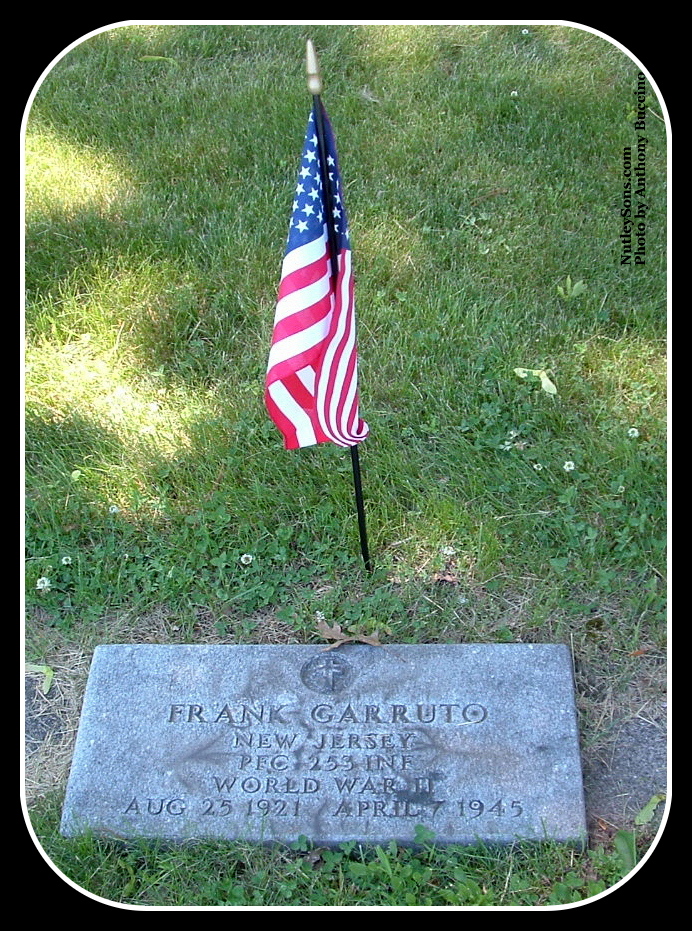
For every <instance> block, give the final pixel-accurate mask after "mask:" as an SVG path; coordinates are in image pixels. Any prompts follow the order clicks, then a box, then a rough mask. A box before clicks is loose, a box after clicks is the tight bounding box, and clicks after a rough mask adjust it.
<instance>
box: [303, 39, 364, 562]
mask: <svg viewBox="0 0 692 931" xmlns="http://www.w3.org/2000/svg"><path fill="white" fill-rule="evenodd" d="M306 70H307V75H308V90H309V91H310V93H311V94H312V101H313V104H314V111H315V132H316V134H317V146H318V150H319V153H320V172H321V174H322V190H323V191H324V197H325V203H326V206H327V216H326V218H325V219H326V224H327V239H328V243H329V257H330V260H331V269H332V276H333V277H336V274H337V271H338V258H337V257H338V254H339V251H338V248H337V243H336V231H335V230H334V213H333V205H332V202H331V198H332V194H331V188H330V186H329V177H328V167H327V145H326V142H325V136H324V111H323V108H322V100H321V96H320V95H321V94H322V76H321V75H320V69H319V65H318V62H317V54H316V52H315V46H314V45H313V43H312V41H311V40H310V39H308V41H307V55H306ZM351 466H352V468H353V487H354V490H355V496H356V508H357V511H358V532H359V534H360V551H361V553H362V555H363V562H364V563H365V568H366V569H367V570H368V572H372V571H373V567H372V560H371V559H370V550H369V548H368V534H367V529H366V525H365V504H364V503H363V487H362V484H361V476H360V455H359V452H358V444H357V443H354V444H353V446H351Z"/></svg>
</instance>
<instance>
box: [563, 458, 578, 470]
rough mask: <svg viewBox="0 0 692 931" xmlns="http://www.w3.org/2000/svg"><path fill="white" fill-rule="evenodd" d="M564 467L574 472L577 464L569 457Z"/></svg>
mask: <svg viewBox="0 0 692 931" xmlns="http://www.w3.org/2000/svg"><path fill="white" fill-rule="evenodd" d="M562 468H563V469H564V470H565V472H574V470H575V468H576V466H575V465H574V463H573V462H572V460H571V459H568V460H567V462H566V463H565V464H564V465H563V467H562Z"/></svg>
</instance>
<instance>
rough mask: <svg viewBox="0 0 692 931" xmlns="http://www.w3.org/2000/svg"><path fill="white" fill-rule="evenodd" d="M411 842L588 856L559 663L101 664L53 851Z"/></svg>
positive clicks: (353, 654) (159, 653)
mask: <svg viewBox="0 0 692 931" xmlns="http://www.w3.org/2000/svg"><path fill="white" fill-rule="evenodd" d="M418 825H423V826H424V827H425V828H427V829H429V831H431V832H433V833H434V836H435V841H436V842H437V843H474V842H475V841H476V840H478V839H482V840H484V841H486V842H511V841H513V840H515V839H534V840H541V839H555V840H558V841H564V842H568V843H577V844H580V843H582V842H583V841H584V839H585V836H586V826H585V815H584V802H583V790H582V775H581V764H580V756H579V746H578V733H577V722H576V713H575V705H574V695H573V682H572V668H571V657H570V653H569V650H568V649H567V648H566V647H565V646H562V645H554V644H424V645H410V644H391V645H387V646H385V647H374V646H368V645H365V644H352V645H346V646H342V647H339V648H338V649H337V650H329V651H327V650H325V649H324V647H321V646H226V645H218V646H196V645H194V646H193V645H190V646H188V645H177V646H152V645H143V644H137V645H110V646H101V647H97V649H96V652H95V654H94V659H93V663H92V668H91V672H90V676H89V682H88V685H87V691H86V694H85V698H84V705H83V709H82V716H81V722H80V728H79V734H78V738H77V745H76V748H75V754H74V759H73V764H72V770H71V774H70V779H69V785H68V789H67V795H66V799H65V805H64V810H63V818H62V824H61V831H62V833H63V834H66V835H68V836H69V835H74V834H78V833H81V832H83V831H91V832H94V833H96V834H98V835H105V836H111V837H120V838H135V837H155V838H161V839H166V840H175V841H184V840H188V839H200V838H225V839H243V840H251V841H260V842H268V841H278V842H285V843H290V842H292V841H294V840H295V839H296V838H297V837H298V836H299V835H305V836H306V837H308V838H309V839H310V840H311V841H312V842H313V843H314V844H319V845H335V844H338V843H340V842H342V841H346V840H358V841H361V842H366V843H367V842H373V843H375V842H376V843H382V842H387V841H389V840H391V839H394V840H396V841H398V842H400V843H404V844H405V843H413V842H414V841H415V839H416V836H417V833H416V832H417V826H418ZM418 836H420V834H419V835H418Z"/></svg>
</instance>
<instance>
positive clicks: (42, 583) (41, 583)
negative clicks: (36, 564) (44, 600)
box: [36, 575, 50, 592]
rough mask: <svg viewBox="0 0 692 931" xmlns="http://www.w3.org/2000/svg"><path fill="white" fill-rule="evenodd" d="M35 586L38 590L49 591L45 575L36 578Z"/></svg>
mask: <svg viewBox="0 0 692 931" xmlns="http://www.w3.org/2000/svg"><path fill="white" fill-rule="evenodd" d="M36 588H37V589H38V590H39V591H40V592H49V591H50V579H47V578H46V577H45V575H42V576H41V578H40V579H36Z"/></svg>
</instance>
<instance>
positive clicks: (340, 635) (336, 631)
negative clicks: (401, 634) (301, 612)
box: [317, 621, 382, 650]
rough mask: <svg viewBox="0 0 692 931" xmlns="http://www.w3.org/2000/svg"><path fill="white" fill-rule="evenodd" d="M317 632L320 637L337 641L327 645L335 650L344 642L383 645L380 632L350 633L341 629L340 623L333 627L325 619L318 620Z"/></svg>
mask: <svg viewBox="0 0 692 931" xmlns="http://www.w3.org/2000/svg"><path fill="white" fill-rule="evenodd" d="M317 633H318V634H319V635H320V637H324V639H325V640H335V641H336V642H335V643H332V644H330V645H329V646H328V647H326V648H325V649H326V650H334V649H336V647H340V646H341V644H342V643H354V642H356V641H357V642H358V643H369V644H370V646H373V647H381V646H382V644H381V643H380V640H379V633H378V632H377V631H375V633H374V634H369V635H368V634H353V635H349V634H346V633H344V631H343V630H342V629H341V625H340V624H334V626H333V627H330V626H329V625H328V624H326V623H325V622H324V621H318V622H317Z"/></svg>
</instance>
